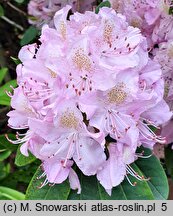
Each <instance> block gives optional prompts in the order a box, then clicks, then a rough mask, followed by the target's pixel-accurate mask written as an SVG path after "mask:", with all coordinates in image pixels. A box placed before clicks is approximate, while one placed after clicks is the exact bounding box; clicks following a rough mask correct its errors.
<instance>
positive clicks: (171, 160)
mask: <svg viewBox="0 0 173 216" xmlns="http://www.w3.org/2000/svg"><path fill="white" fill-rule="evenodd" d="M165 162H166V168H167V172H168V174H169V175H170V176H171V177H172V179H173V150H172V147H171V145H169V146H167V147H166V148H165Z"/></svg>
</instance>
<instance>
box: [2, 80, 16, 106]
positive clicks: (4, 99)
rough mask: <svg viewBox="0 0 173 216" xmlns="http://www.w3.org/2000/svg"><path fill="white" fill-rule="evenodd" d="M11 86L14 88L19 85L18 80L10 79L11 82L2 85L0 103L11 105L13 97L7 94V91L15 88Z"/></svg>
mask: <svg viewBox="0 0 173 216" xmlns="http://www.w3.org/2000/svg"><path fill="white" fill-rule="evenodd" d="M11 86H13V87H14V88H15V87H16V86H17V83H16V80H10V81H9V82H7V83H6V84H4V85H3V86H1V87H0V98H1V100H0V105H6V106H10V100H11V98H10V97H9V96H8V95H7V94H6V91H7V92H12V91H13V90H12V88H11Z"/></svg>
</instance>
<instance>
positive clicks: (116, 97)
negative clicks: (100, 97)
mask: <svg viewBox="0 0 173 216" xmlns="http://www.w3.org/2000/svg"><path fill="white" fill-rule="evenodd" d="M125 87H126V85H125V84H124V83H123V82H122V83H118V84H117V85H116V86H115V87H114V88H113V89H112V90H111V91H110V92H109V93H108V94H107V97H108V102H109V103H111V104H117V105H119V104H121V103H123V102H124V101H125V99H126V98H127V93H126V91H125Z"/></svg>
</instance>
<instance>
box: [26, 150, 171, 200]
mask: <svg viewBox="0 0 173 216" xmlns="http://www.w3.org/2000/svg"><path fill="white" fill-rule="evenodd" d="M142 150H144V152H145V155H150V154H151V151H150V150H148V149H144V148H142ZM140 152H141V150H140ZM131 167H132V168H133V170H134V171H135V172H137V173H138V174H139V175H140V176H144V177H145V178H146V180H141V181H139V180H137V179H136V178H134V177H132V176H129V175H128V177H129V179H130V181H131V182H132V183H133V182H137V185H136V186H131V185H130V184H129V182H128V181H127V180H126V179H125V180H124V181H123V182H122V183H121V184H120V185H119V186H117V187H115V188H113V190H112V195H111V196H109V195H108V194H107V193H106V191H105V189H104V188H103V187H102V186H101V185H100V184H99V182H98V181H97V179H96V177H95V176H84V175H83V174H82V173H81V172H80V171H77V173H78V176H79V179H80V183H81V188H82V192H81V194H77V192H76V191H74V190H69V186H68V185H67V182H65V183H63V184H60V185H55V186H54V187H49V186H48V185H47V186H45V187H43V188H41V189H39V191H38V189H37V187H38V186H40V185H41V180H38V179H37V177H39V176H40V175H41V172H40V171H37V172H36V173H35V175H34V177H33V179H32V181H31V182H30V185H29V187H28V189H27V192H26V198H27V199H42V198H43V199H50V197H51V196H53V198H54V199H56V200H58V199H62V196H61V195H59V191H60V190H63V191H65V193H64V195H65V196H64V197H63V199H69V200H154V199H161V200H163V199H167V197H168V182H167V178H166V175H165V172H164V170H163V168H162V166H161V164H160V161H159V160H158V159H157V158H156V157H155V156H151V157H149V158H140V159H138V160H137V161H136V162H135V163H133V164H131ZM148 177H150V178H151V179H150V180H147V178H148ZM43 181H44V179H43V180H42V182H43ZM66 187H67V188H68V190H67V188H66ZM60 188H61V189H60ZM47 193H48V196H47V195H46V194H47ZM53 193H54V194H53ZM56 194H57V196H56Z"/></svg>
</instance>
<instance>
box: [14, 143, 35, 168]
mask: <svg viewBox="0 0 173 216" xmlns="http://www.w3.org/2000/svg"><path fill="white" fill-rule="evenodd" d="M21 146H22V144H20V145H19V146H18V149H17V154H16V158H15V164H16V165H17V166H25V165H27V164H30V163H32V162H33V161H35V160H36V158H35V157H34V156H33V155H32V154H31V153H30V152H29V156H28V157H26V156H24V155H23V154H22V153H21V152H20V147H21Z"/></svg>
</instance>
